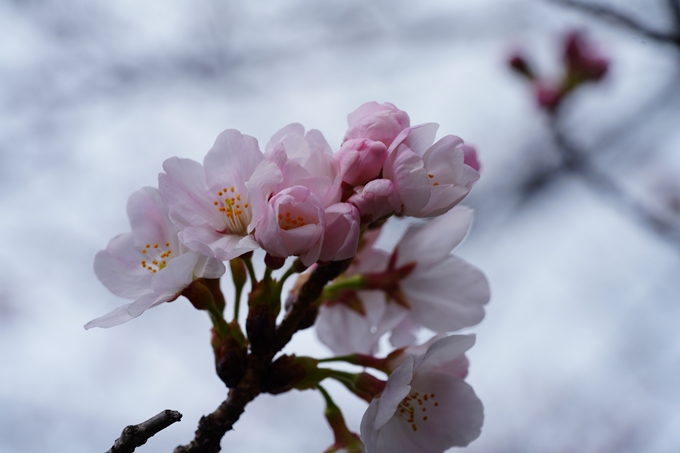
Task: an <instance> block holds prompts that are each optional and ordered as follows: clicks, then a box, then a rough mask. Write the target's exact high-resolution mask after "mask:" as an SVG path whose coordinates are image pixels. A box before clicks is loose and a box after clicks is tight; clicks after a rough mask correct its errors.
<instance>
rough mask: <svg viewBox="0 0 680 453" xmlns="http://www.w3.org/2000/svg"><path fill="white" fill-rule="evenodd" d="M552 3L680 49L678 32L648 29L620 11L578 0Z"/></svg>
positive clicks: (672, 0)
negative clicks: (577, 10)
mask: <svg viewBox="0 0 680 453" xmlns="http://www.w3.org/2000/svg"><path fill="white" fill-rule="evenodd" d="M549 1H551V2H552V3H557V4H559V5H563V6H569V7H571V8H576V9H579V10H581V11H584V12H586V13H589V14H591V15H593V16H596V17H600V18H602V19H605V20H610V21H611V22H613V23H615V24H618V25H620V26H622V27H624V28H627V29H629V30H632V31H634V32H635V33H637V34H640V35H642V36H645V37H647V38H650V39H653V40H655V41H658V42H663V43H668V44H673V45H676V46H679V47H680V34H679V33H678V32H676V33H675V34H671V33H663V32H659V31H656V30H652V29H650V28H647V27H646V26H645V25H643V24H641V23H640V22H638V21H637V20H635V19H633V18H631V17H628V16H626V15H625V14H623V13H620V12H619V11H616V10H614V9H611V8H609V7H607V6H604V5H596V4H591V3H583V2H580V1H576V0H549ZM670 1H671V5H672V6H671V7H674V6H675V4H674V3H673V2H674V0H670Z"/></svg>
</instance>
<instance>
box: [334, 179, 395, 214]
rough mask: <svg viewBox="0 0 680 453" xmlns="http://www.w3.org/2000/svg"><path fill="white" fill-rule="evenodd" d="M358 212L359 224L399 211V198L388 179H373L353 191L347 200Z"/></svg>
mask: <svg viewBox="0 0 680 453" xmlns="http://www.w3.org/2000/svg"><path fill="white" fill-rule="evenodd" d="M347 201H349V202H350V203H352V204H353V205H354V206H356V207H357V209H358V210H359V216H360V218H361V224H362V225H366V224H368V223H371V222H375V221H376V220H379V219H382V218H385V217H388V216H390V215H392V214H394V212H395V211H397V210H399V209H401V198H399V194H398V193H397V190H396V189H395V187H394V184H393V183H392V181H390V180H389V179H374V180H373V181H371V182H369V183H368V184H366V185H365V186H360V187H357V188H356V189H355V194H354V195H352V196H351V197H350V198H349V200H347Z"/></svg>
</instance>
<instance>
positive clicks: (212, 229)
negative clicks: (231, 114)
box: [158, 129, 283, 261]
mask: <svg viewBox="0 0 680 453" xmlns="http://www.w3.org/2000/svg"><path fill="white" fill-rule="evenodd" d="M203 163H204V165H203V166H201V164H199V163H198V162H195V161H193V160H190V159H180V158H177V157H172V158H170V159H167V160H166V161H165V162H164V163H163V169H164V170H165V173H161V174H160V175H159V176H158V182H159V189H160V193H161V196H162V197H163V199H164V200H165V202H166V203H167V205H168V206H169V208H170V210H171V219H172V221H173V222H174V223H175V224H176V225H177V226H178V227H179V229H180V240H181V241H182V242H183V243H184V244H185V245H186V246H187V247H189V248H190V249H192V250H195V251H198V252H200V253H203V254H206V255H210V256H214V257H215V258H217V259H220V260H222V261H227V260H230V259H232V258H235V257H237V256H240V255H242V254H244V253H246V252H249V251H252V250H255V249H256V248H259V245H258V244H257V242H256V241H255V239H254V238H253V236H252V232H253V230H254V229H255V227H256V226H257V223H258V222H259V221H260V219H261V218H262V216H263V215H264V211H265V204H266V197H267V196H268V195H269V194H270V193H271V191H272V189H271V187H272V186H274V185H275V184H278V183H279V182H281V180H282V179H283V175H282V174H281V170H280V169H279V168H278V167H277V166H276V164H274V163H273V162H270V161H268V160H265V159H264V155H263V154H262V152H261V151H260V150H259V148H258V145H257V140H255V139H254V138H253V137H250V136H248V135H242V134H241V133H240V132H238V131H236V130H232V129H229V130H226V131H224V132H222V133H221V134H220V135H219V136H218V137H217V139H216V140H215V144H214V145H213V147H212V148H211V149H210V151H209V152H208V154H207V155H206V156H205V159H204V161H203Z"/></svg>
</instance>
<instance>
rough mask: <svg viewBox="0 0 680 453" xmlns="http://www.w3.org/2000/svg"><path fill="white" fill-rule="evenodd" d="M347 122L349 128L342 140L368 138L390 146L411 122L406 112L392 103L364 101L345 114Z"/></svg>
mask: <svg viewBox="0 0 680 453" xmlns="http://www.w3.org/2000/svg"><path fill="white" fill-rule="evenodd" d="M347 124H348V126H349V128H348V129H347V132H346V133H345V138H344V139H343V141H347V140H351V139H353V138H368V139H370V140H374V141H376V142H383V143H384V144H385V146H390V144H391V143H392V140H394V139H395V137H396V136H397V135H399V133H400V132H401V131H403V130H404V129H406V128H407V127H409V126H410V124H411V122H410V119H409V117H408V115H407V114H406V112H404V111H402V110H399V109H398V108H397V107H396V106H395V105H394V104H391V103H389V102H385V103H384V104H378V103H377V102H366V103H365V104H362V105H361V106H360V107H359V108H358V109H356V110H355V111H353V112H352V113H350V114H349V115H347Z"/></svg>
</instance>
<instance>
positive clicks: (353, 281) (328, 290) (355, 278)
mask: <svg viewBox="0 0 680 453" xmlns="http://www.w3.org/2000/svg"><path fill="white" fill-rule="evenodd" d="M364 283H365V282H364V276H363V275H361V274H357V275H352V276H351V277H349V278H345V279H343V280H340V281H336V282H335V283H331V284H329V285H326V287H325V288H324V289H323V298H324V299H333V296H334V295H335V294H336V293H339V292H340V291H342V290H344V289H363V287H364Z"/></svg>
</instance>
